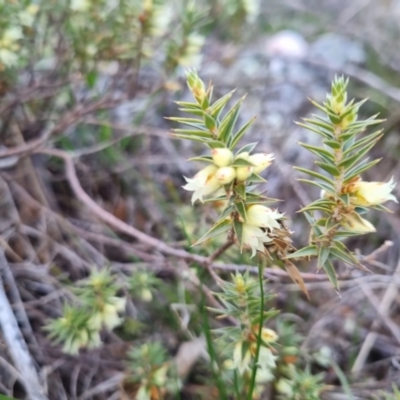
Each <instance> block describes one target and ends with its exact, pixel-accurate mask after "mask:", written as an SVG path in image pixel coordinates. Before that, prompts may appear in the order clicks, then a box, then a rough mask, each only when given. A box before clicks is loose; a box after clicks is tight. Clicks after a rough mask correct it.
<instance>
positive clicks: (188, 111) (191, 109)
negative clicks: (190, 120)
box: [178, 108, 204, 117]
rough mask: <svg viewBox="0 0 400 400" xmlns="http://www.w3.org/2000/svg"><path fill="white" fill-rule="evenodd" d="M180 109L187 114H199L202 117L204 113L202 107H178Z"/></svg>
mask: <svg viewBox="0 0 400 400" xmlns="http://www.w3.org/2000/svg"><path fill="white" fill-rule="evenodd" d="M178 110H179V111H182V112H184V113H187V114H193V115H197V116H198V117H202V116H203V114H204V111H203V110H202V109H199V110H196V109H194V108H178Z"/></svg>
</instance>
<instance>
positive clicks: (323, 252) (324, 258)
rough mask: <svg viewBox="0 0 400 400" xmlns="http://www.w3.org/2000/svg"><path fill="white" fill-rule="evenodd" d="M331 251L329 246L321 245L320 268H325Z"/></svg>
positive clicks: (319, 254)
mask: <svg viewBox="0 0 400 400" xmlns="http://www.w3.org/2000/svg"><path fill="white" fill-rule="evenodd" d="M329 253H330V249H329V247H325V246H320V248H319V249H318V268H323V266H324V265H325V263H326V261H327V260H328V257H329Z"/></svg>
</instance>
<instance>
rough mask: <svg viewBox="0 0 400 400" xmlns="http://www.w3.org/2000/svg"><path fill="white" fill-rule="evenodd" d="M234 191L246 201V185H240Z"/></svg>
mask: <svg viewBox="0 0 400 400" xmlns="http://www.w3.org/2000/svg"><path fill="white" fill-rule="evenodd" d="M234 191H235V192H236V193H237V194H238V195H239V196H240V197H241V198H242V199H243V200H246V185H245V183H240V184H238V185H235V186H234Z"/></svg>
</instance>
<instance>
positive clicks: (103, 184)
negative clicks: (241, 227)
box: [0, 0, 400, 400]
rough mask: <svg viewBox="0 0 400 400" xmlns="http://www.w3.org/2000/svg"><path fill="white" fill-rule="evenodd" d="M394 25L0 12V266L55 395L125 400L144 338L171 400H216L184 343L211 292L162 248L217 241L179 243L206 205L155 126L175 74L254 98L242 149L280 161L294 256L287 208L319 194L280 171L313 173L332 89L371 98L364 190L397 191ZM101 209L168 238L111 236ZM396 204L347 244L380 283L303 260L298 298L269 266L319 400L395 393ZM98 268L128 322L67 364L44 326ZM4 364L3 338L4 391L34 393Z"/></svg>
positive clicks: (145, 5)
mask: <svg viewBox="0 0 400 400" xmlns="http://www.w3.org/2000/svg"><path fill="white" fill-rule="evenodd" d="M399 21H400V2H399V1H397V0H380V1H378V0H376V1H371V0H369V1H368V0H353V1H351V2H348V1H344V0H335V1H333V0H332V1H330V0H326V1H323V2H321V1H317V0H315V1H313V0H304V1H298V0H287V1H285V0H269V1H262V0H259V1H257V0H202V1H199V0H197V1H189V0H187V1H186V0H163V1H162V0H158V1H156V0H154V1H151V0H71V1H66V0H65V1H64V0H46V1H40V0H37V1H34V0H21V1H17V0H15V1H10V0H0V193H1V195H0V203H1V205H0V215H1V218H0V232H1V236H0V244H1V248H2V250H1V252H0V256H1V255H2V256H1V257H0V261H1V262H0V270H1V275H2V277H3V281H4V282H3V283H4V284H3V290H5V292H6V294H7V297H8V299H9V302H10V304H11V305H12V306H13V308H12V309H13V311H14V313H15V315H16V318H17V322H18V325H19V328H20V330H21V332H22V334H23V337H24V338H25V341H26V343H27V345H28V349H29V353H30V354H31V356H32V358H33V360H34V365H35V370H36V371H38V376H39V378H40V379H39V381H40V384H41V385H42V386H43V387H46V388H47V393H48V398H49V399H54V400H58V399H82V400H83V399H131V398H132V399H134V398H136V397H135V396H136V393H137V391H138V387H140V384H141V383H142V381H141V379H142V378H137V377H138V376H141V375H140V373H138V372H137V370H138V361H137V360H138V356H137V355H136V356H135V355H133V356H132V357H131V359H129V357H128V356H127V354H128V353H129V351H130V349H131V348H140V346H143V345H144V344H146V343H151V342H155V341H157V342H160V343H162V346H163V348H164V349H165V352H166V354H167V356H166V357H167V359H177V360H178V363H179V364H181V365H184V367H182V371H180V378H181V379H182V382H183V385H182V388H181V390H180V394H179V396H181V397H177V396H178V395H177V394H174V395H173V396H172V397H171V396H170V397H168V396H167V395H165V396H166V397H165V398H172V399H175V398H176V399H178V398H182V399H202V398H206V397H207V398H216V399H217V398H218V395H217V394H216V393H215V390H214V389H215V388H214V387H213V383H212V382H211V377H210V375H211V374H210V370H209V365H208V364H207V359H206V358H207V357H206V356H204V353H205V350H204V343H203V342H202V341H201V340H198V339H196V338H199V337H201V336H202V327H201V318H202V317H201V312H200V311H201V310H200V309H199V308H198V307H197V306H198V304H199V302H200V298H201V296H200V289H199V286H200V284H201V283H202V284H204V285H208V286H209V288H210V290H217V287H216V285H215V283H214V282H213V280H212V279H210V276H209V275H208V273H207V271H206V270H205V269H204V267H202V266H200V265H198V264H196V263H193V262H192V261H193V260H185V259H184V258H180V257H179V255H177V254H173V253H171V252H170V253H168V251H167V252H165V251H164V249H163V248H162V246H161V245H160V243H165V244H167V245H168V246H169V248H172V249H175V250H179V249H185V250H186V251H188V252H191V253H196V254H199V255H201V256H208V255H209V254H211V253H212V252H213V251H214V250H215V249H217V248H218V246H220V245H221V244H222V243H223V241H224V238H220V239H218V238H217V239H215V240H213V241H209V242H207V243H206V244H204V245H201V246H199V247H197V248H191V247H190V246H191V243H193V242H194V241H195V240H196V239H197V238H199V237H200V236H201V235H202V234H203V233H204V232H206V231H207V230H208V229H209V227H210V223H212V221H214V220H215V218H216V217H217V211H216V209H215V207H216V206H215V205H212V204H206V205H196V206H195V207H192V206H191V204H190V195H189V193H188V192H186V191H184V190H183V189H182V188H181V186H182V185H184V184H185V181H184V178H183V176H187V177H190V176H193V175H194V174H195V173H196V171H198V169H199V168H200V167H201V164H199V165H196V163H192V162H191V163H188V162H187V159H188V158H190V157H195V156H198V155H200V154H203V152H204V149H203V148H202V147H201V146H200V145H199V146H197V145H193V144H192V143H190V144H188V143H186V142H181V141H177V140H174V139H173V137H172V136H171V135H170V134H171V129H173V128H178V126H177V125H176V124H174V123H173V122H172V121H170V120H167V119H166V117H170V116H177V115H180V114H179V111H178V106H177V105H176V104H175V101H191V97H190V93H189V91H188V90H187V88H186V83H185V71H186V70H187V69H188V68H196V69H197V71H198V73H199V75H200V77H201V78H202V79H203V80H204V81H205V82H207V81H212V83H213V85H214V93H215V98H218V97H221V96H222V95H224V94H226V93H227V92H229V91H231V90H233V89H235V88H236V93H235V96H236V98H239V97H240V96H241V95H243V94H247V97H246V100H245V101H244V103H243V106H242V111H241V114H240V123H241V124H243V123H244V122H246V121H247V120H248V119H250V118H251V117H253V116H257V120H256V122H255V123H254V124H253V125H252V128H251V130H250V132H249V133H248V134H247V136H245V138H244V143H246V142H248V143H250V142H258V143H259V149H258V150H259V151H265V152H267V153H274V154H275V157H276V159H275V162H274V164H273V165H272V166H271V167H270V168H269V169H268V173H267V176H266V178H267V180H268V183H267V184H265V187H264V188H265V189H266V190H267V194H268V195H269V196H270V197H273V198H278V199H282V200H284V201H283V202H281V203H279V204H278V205H277V207H278V208H279V211H280V212H284V213H285V215H287V216H288V217H289V218H290V219H291V220H290V221H289V222H288V224H289V226H290V228H291V229H292V230H293V231H294V236H293V240H294V245H295V246H296V247H301V246H304V245H305V244H306V243H307V238H308V227H307V224H306V223H305V220H304V217H303V216H302V215H301V214H297V213H296V212H297V211H298V210H299V209H300V208H301V207H302V206H303V205H305V204H307V203H310V202H311V201H313V200H315V199H317V198H318V197H319V196H320V193H319V192H318V190H314V189H312V188H310V187H306V186H305V185H303V184H302V183H301V182H298V181H297V178H299V177H300V176H299V174H298V173H297V172H296V171H294V170H293V169H292V166H294V165H300V166H302V167H305V168H311V169H314V168H315V167H314V160H313V158H312V157H310V155H309V153H307V152H306V151H305V150H304V149H303V148H301V147H300V146H299V145H298V144H297V143H298V142H299V141H300V142H305V143H310V144H319V143H320V138H319V137H318V136H317V135H313V134H312V133H311V132H309V131H306V130H304V129H303V128H301V127H300V126H298V125H296V124H295V121H301V119H302V118H305V117H308V116H310V114H311V113H315V112H316V109H315V108H314V107H313V106H312V104H311V103H310V101H309V98H311V99H313V100H315V101H318V102H322V101H324V99H325V96H326V94H327V93H328V92H329V91H330V84H331V81H332V79H333V77H334V76H335V75H344V76H345V77H349V79H350V83H349V87H348V90H349V95H350V98H355V99H356V100H357V101H358V100H360V99H363V98H365V97H368V98H369V101H368V102H367V103H366V104H365V105H364V106H363V108H362V110H361V114H362V116H363V117H369V116H372V115H375V114H379V118H382V119H384V120H385V121H384V122H382V124H381V126H380V127H382V128H383V129H384V130H385V135H384V137H383V139H381V141H380V142H379V143H378V145H377V146H376V147H375V148H374V149H373V151H372V155H371V156H372V157H375V158H380V157H382V158H383V159H382V161H381V162H380V163H379V164H378V166H376V167H374V168H372V169H371V170H369V171H368V173H366V174H365V176H364V179H365V180H368V181H379V182H383V181H388V180H389V179H390V178H391V177H393V178H394V180H395V181H398V180H399V179H400V170H399V163H398V159H399V155H400V40H399V39H400V22H399ZM76 180H77V181H78V184H76ZM394 194H395V195H397V196H399V194H400V193H399V191H398V188H397V187H396V188H395V190H394ZM85 196H86V197H85ZM88 198H89V199H88ZM93 202H94V203H95V205H97V206H98V207H100V208H101V210H104V211H105V212H106V214H111V215H112V216H113V217H115V218H116V219H118V220H119V221H122V222H123V223H125V224H127V225H129V226H131V227H134V228H135V229H136V230H138V231H140V232H143V233H144V234H146V235H147V238H148V237H151V238H157V239H159V241H160V242H157V243H154V242H151V241H149V240H147V239H146V240H147V241H146V240H144V241H143V240H141V239H140V234H138V233H137V231H136V230H135V231H134V232H133V233H132V232H131V233H129V232H128V231H124V230H123V229H122V231H121V230H120V229H118V227H117V226H116V225H115V224H113V223H111V224H110V223H109V221H108V220H107V217H104V213H103V214H102V211H100V212H99V211H98V210H97V209H96V208H95V206H94V205H93ZM389 208H390V209H391V210H392V211H393V213H391V214H390V213H386V214H385V213H379V214H378V213H376V214H371V216H370V218H369V219H370V220H371V221H372V222H373V224H374V225H375V226H376V227H377V234H369V235H365V236H362V237H360V238H357V239H351V240H349V241H348V242H347V245H348V247H349V248H350V249H352V250H353V251H355V252H357V253H358V254H359V256H360V257H361V259H362V260H363V262H364V264H365V265H366V266H367V267H368V268H369V269H370V270H371V272H372V273H371V274H366V273H364V272H360V271H355V270H352V269H349V268H348V267H346V266H345V265H341V264H338V265H337V270H338V274H339V278H340V288H341V293H340V295H338V294H337V293H336V292H335V291H334V289H333V288H332V287H331V285H330V283H329V281H328V280H327V279H326V277H325V276H323V274H319V275H317V274H316V266H315V264H314V263H304V265H303V264H301V265H299V266H298V267H299V269H300V270H301V271H302V272H303V273H304V279H305V281H306V286H307V288H308V290H309V292H310V300H307V298H306V297H305V296H304V295H303V294H302V293H301V291H300V290H299V289H298V287H297V286H296V285H295V284H293V283H292V281H291V280H290V279H289V278H288V277H287V276H286V274H284V273H280V272H281V270H279V271H277V270H276V268H275V266H274V265H271V266H269V267H270V270H271V271H270V273H269V274H268V276H267V277H268V278H269V281H268V285H267V286H268V289H269V290H270V291H271V292H272V293H274V294H276V297H275V300H274V306H275V307H276V308H278V309H280V310H281V311H282V320H284V321H289V322H291V323H292V324H293V325H294V326H295V331H296V332H297V333H296V335H299V337H300V339H299V340H297V339H296V340H297V342H296V343H297V346H299V348H300V350H301V354H302V357H303V356H304V354H305V355H306V356H305V359H306V363H307V365H309V366H311V368H312V371H313V373H315V374H317V373H318V372H324V373H325V375H324V383H325V384H326V385H327V386H326V388H327V389H326V391H324V393H323V394H322V395H321V398H322V399H331V400H341V399H351V398H354V399H384V400H385V399H399V398H400V397H386V396H389V394H387V395H385V394H383V392H382V391H386V392H390V391H392V385H393V384H395V385H396V384H397V385H400V320H399V309H400V297H399V293H398V289H397V288H398V284H399V282H400V275H399V272H400V261H399V257H400V251H399V234H400V215H399V207H398V205H397V204H394V203H390V205H389ZM221 262H224V263H225V265H229V266H231V268H230V269H231V270H230V271H228V270H227V268H225V269H223V268H222V269H221V271H219V272H218V273H221V276H225V277H229V273H230V272H232V271H235V269H237V268H239V269H241V270H243V269H245V267H243V266H244V265H254V264H252V261H251V260H250V258H249V255H248V254H239V252H238V251H237V248H232V249H229V251H228V252H227V253H226V254H225V255H224V256H223V257H222V261H221ZM236 266H239V267H236ZM93 268H98V269H101V268H108V269H109V270H110V271H112V272H113V274H115V275H116V276H117V277H118V281H119V282H120V286H119V288H120V289H119V290H120V292H119V293H123V294H124V295H126V297H127V303H128V305H127V309H126V315H125V319H124V322H123V324H122V325H120V326H119V327H118V328H117V330H116V331H115V332H103V333H102V343H103V344H102V346H101V347H100V348H98V349H94V350H82V351H81V352H80V354H79V355H77V356H70V355H66V354H65V353H63V352H62V349H61V347H60V346H59V345H56V344H54V342H53V341H51V340H50V339H49V337H48V334H47V332H46V331H45V330H44V329H43V328H44V327H45V326H46V325H48V324H49V321H51V320H52V319H55V318H59V317H60V316H62V315H63V304H64V303H66V302H71V301H72V303H73V300H71V299H73V298H74V294H73V293H74V292H73V287H74V286H75V285H76V282H78V281H80V280H82V279H85V278H86V277H87V276H88V275H89V274H90V271H92V270H93ZM274 269H275V272H274ZM122 283H124V284H122ZM125 283H126V284H125ZM274 328H275V329H278V328H277V327H276V326H275V325H274ZM3 330H4V327H3ZM281 334H282V335H283V334H284V332H283V333H281ZM289 336H290V335H289ZM293 336H294V333H293ZM296 337H297V336H296ZM196 340H197V341H196ZM289 342H290V340H289ZM185 343H186V344H187V343H190V344H191V346H192V347H190V346H189V347H186V348H185V347H183V344H185ZM299 343H300V344H299ZM135 357H136V358H135ZM168 357H169V358H168ZM179 357H180V358H179ZM307 357H308V358H307ZM324 357H325V358H324ZM326 358H328V359H329V360H334V364H332V363H331V364H330V363H329V362H328V363H326V362H325V361H321V360H326ZM139 359H140V357H139ZM187 359H189V360H187ZM129 360H130V361H129ZM185 360H186V361H185ZM185 363H186V364H185ZM13 364H15V360H14V359H13V357H12V352H11V353H10V342H8V341H7V340H5V339H4V338H0V365H1V367H0V377H1V378H0V393H3V394H5V395H8V396H13V397H15V398H26V393H27V387H26V384H24V382H23V379H22V380H21V379H19V378H18V374H17V375H16V373H15V369H14V367H13ZM139 364H140V362H139ZM303 365H305V364H303ZM132 376H134V377H136V378H135V379H136V381H135V379H133V378H132ZM268 393H270V394H269V395H268V394H264V397H262V398H265V399H274V398H278V397H273V395H272V394H271V393H272V392H268ZM157 396H159V397H156V396H155V395H154V397H151V399H158V398H164V397H162V396H163V395H161V394H157ZM212 396H214V397H212ZM393 396H396V395H395V394H394V395H393ZM398 396H400V395H398ZM298 399H303V397H298ZM304 400H309V399H307V398H304Z"/></svg>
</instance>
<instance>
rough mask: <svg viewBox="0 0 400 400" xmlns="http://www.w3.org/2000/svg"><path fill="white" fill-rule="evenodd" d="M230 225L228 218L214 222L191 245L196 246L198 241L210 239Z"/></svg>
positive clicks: (227, 228)
mask: <svg viewBox="0 0 400 400" xmlns="http://www.w3.org/2000/svg"><path fill="white" fill-rule="evenodd" d="M231 227H232V221H230V220H227V219H225V220H223V221H221V222H218V223H217V224H215V225H214V226H213V227H212V228H211V229H210V230H209V231H208V232H207V233H206V234H205V235H204V236H202V237H201V238H200V239H199V240H198V241H197V242H196V243H194V244H192V247H193V246H197V245H198V244H200V243H203V242H205V241H206V240H208V239H211V238H212V237H214V236H217V235H220V234H221V233H224V232H226V231H228V230H229V229H230V228H231Z"/></svg>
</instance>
